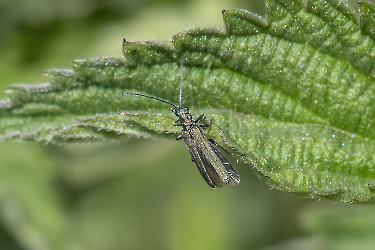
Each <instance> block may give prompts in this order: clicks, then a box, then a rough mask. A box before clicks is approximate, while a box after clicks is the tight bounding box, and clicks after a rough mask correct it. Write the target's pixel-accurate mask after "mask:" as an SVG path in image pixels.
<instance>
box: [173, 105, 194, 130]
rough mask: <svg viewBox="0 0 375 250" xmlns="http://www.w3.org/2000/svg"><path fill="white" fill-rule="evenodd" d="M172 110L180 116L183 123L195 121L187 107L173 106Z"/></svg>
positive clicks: (186, 124) (185, 124)
mask: <svg viewBox="0 0 375 250" xmlns="http://www.w3.org/2000/svg"><path fill="white" fill-rule="evenodd" d="M172 112H173V113H174V114H175V115H176V116H177V117H178V120H179V121H180V124H181V125H183V126H188V125H190V124H192V123H194V121H193V117H192V116H191V114H190V112H189V109H188V108H187V107H180V106H176V107H173V108H172Z"/></svg>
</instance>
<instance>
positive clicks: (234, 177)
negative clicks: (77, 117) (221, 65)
mask: <svg viewBox="0 0 375 250" xmlns="http://www.w3.org/2000/svg"><path fill="white" fill-rule="evenodd" d="M182 81H183V77H181V83H180V102H179V105H178V106H176V105H174V104H172V103H170V102H167V101H165V100H162V99H159V98H156V97H152V96H147V95H143V94H136V93H125V95H135V96H141V97H147V98H151V99H154V100H156V101H161V102H164V103H166V104H169V105H171V106H172V108H171V111H172V112H173V113H174V114H175V115H176V116H177V117H178V120H177V121H176V122H175V123H174V126H180V127H182V131H181V134H180V135H179V136H178V137H177V138H176V140H181V139H183V140H184V141H185V144H186V146H187V148H188V149H189V152H190V155H191V159H192V161H193V162H194V163H195V164H196V165H197V168H198V170H199V172H200V174H201V175H202V177H203V179H204V180H205V181H206V182H207V184H208V185H209V186H211V187H213V188H217V187H222V185H227V186H236V185H238V184H239V183H240V176H239V175H238V173H237V171H236V169H235V168H234V167H233V166H232V164H231V163H230V162H229V161H228V160H227V159H226V158H225V157H224V156H223V155H222V153H221V152H220V151H219V149H218V145H217V144H216V142H215V141H214V140H212V139H209V138H207V136H206V133H205V132H204V130H203V128H205V127H209V126H210V125H209V124H202V125H199V123H200V122H202V121H204V120H205V119H206V117H205V116H204V114H201V115H200V116H198V118H197V119H195V120H194V118H193V116H192V115H191V114H190V111H189V109H188V108H187V107H182V106H181V99H182V95H181V93H182Z"/></svg>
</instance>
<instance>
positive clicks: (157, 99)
mask: <svg viewBox="0 0 375 250" xmlns="http://www.w3.org/2000/svg"><path fill="white" fill-rule="evenodd" d="M121 95H135V96H141V97H147V98H151V99H154V100H156V101H160V102H164V103H166V104H169V105H171V106H173V107H175V108H176V105H174V104H172V103H170V102H167V101H164V100H163V99H160V98H156V97H153V96H148V95H143V94H137V93H124V94H121Z"/></svg>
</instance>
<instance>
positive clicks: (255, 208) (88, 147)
mask: <svg viewBox="0 0 375 250" xmlns="http://www.w3.org/2000/svg"><path fill="white" fill-rule="evenodd" d="M350 4H351V6H353V9H355V10H357V9H358V5H357V2H355V1H350ZM231 8H242V9H247V10H249V11H251V12H255V13H258V14H260V15H263V14H264V11H265V4H264V2H263V1H261V0H256V1H245V0H232V1H230V0H216V1H213V0H204V1H203V0H201V1H199V0H195V1H193V0H184V1H173V0H124V1H120V0H108V1H100V0H55V1H48V0H33V1H30V0H29V1H28V0H0V23H1V25H0V55H1V56H0V86H1V87H5V86H6V85H9V84H11V83H41V82H43V81H44V79H43V78H42V77H41V76H40V75H39V73H40V72H41V71H42V70H44V69H48V68H64V67H68V62H69V61H70V60H73V59H81V58H87V57H95V56H104V55H106V56H111V55H116V56H120V55H122V40H123V38H126V39H127V40H128V41H142V40H153V39H155V40H168V39H171V38H172V36H173V35H174V34H176V33H178V32H179V31H181V30H185V29H187V28H189V27H192V26H195V27H201V26H223V20H222V15H221V11H222V10H223V9H231ZM177 94H178V93H176V95H177ZM4 96H5V95H4V94H3V93H1V94H0V97H4ZM231 161H232V162H233V163H235V162H236V159H235V158H231ZM235 166H236V168H237V170H238V171H239V172H240V174H241V184H240V185H239V186H237V187H232V188H230V187H225V188H222V189H216V190H214V189H211V188H209V187H208V186H207V184H206V183H205V182H204V180H203V179H202V178H201V177H200V174H199V172H198V171H197V169H196V167H195V165H194V163H192V162H191V160H190V155H189V153H188V150H187V149H186V147H185V145H184V143H183V142H176V141H174V140H170V141H150V140H142V139H135V138H130V139H128V140H127V141H124V142H121V143H83V144H82V143H81V144H70V145H63V146H56V145H44V144H42V143H36V142H27V143H26V142H23V143H18V142H1V143H0V249H1V250H4V249H5V250H8V249H9V250H10V249H35V250H44V249H69V250H75V249H77V250H83V249H90V250H96V249H98V250H99V249H106V250H111V249H371V248H372V247H374V246H375V237H374V236H375V231H374V230H373V229H374V226H375V207H374V206H371V205H367V206H364V205H348V204H335V203H333V202H330V201H326V200H320V201H317V200H313V199H307V198H303V197H298V196H294V195H292V194H288V193H282V192H280V191H278V190H272V188H270V187H269V186H268V185H267V184H266V180H265V178H258V177H257V173H256V172H255V171H254V170H253V169H252V168H251V167H250V166H248V165H244V164H235Z"/></svg>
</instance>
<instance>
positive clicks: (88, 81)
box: [0, 0, 375, 203]
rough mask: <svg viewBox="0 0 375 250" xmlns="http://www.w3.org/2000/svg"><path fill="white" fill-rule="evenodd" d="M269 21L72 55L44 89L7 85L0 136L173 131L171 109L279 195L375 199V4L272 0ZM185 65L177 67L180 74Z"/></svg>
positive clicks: (49, 74)
mask: <svg viewBox="0 0 375 250" xmlns="http://www.w3.org/2000/svg"><path fill="white" fill-rule="evenodd" d="M266 3H267V7H268V9H267V10H268V19H264V18H261V17H259V16H257V15H254V14H252V13H249V12H247V11H244V10H230V11H223V17H224V21H225V28H224V29H220V28H200V29H196V28H193V29H190V30H187V31H185V32H182V33H180V34H177V35H176V36H175V37H174V38H173V40H172V41H171V42H169V41H167V42H160V43H158V42H137V43H130V42H127V41H125V40H124V44H123V48H124V55H125V56H124V57H123V58H112V57H107V58H93V59H86V60H75V61H73V62H72V63H71V66H72V68H73V70H61V69H53V70H47V71H45V72H44V75H45V76H46V78H47V82H46V83H44V84H40V85H20V84H14V85H11V86H9V87H8V88H7V89H6V90H5V91H6V93H9V98H8V99H5V100H2V101H0V113H1V117H0V139H2V140H10V139H20V140H37V141H46V142H52V143H63V142H68V141H81V140H87V139H91V140H107V139H110V140H118V139H120V138H121V137H123V136H128V135H136V136H143V137H153V138H159V137H163V138H165V137H167V138H175V137H171V136H165V135H166V134H168V133H172V134H176V133H178V129H177V128H175V127H173V121H174V120H175V119H176V118H175V117H173V114H172V113H170V111H169V107H168V105H166V104H163V103H161V102H156V101H154V100H151V99H148V98H140V97H133V96H122V95H121V93H124V92H137V93H146V94H147V95H151V96H155V97H158V98H162V99H165V100H167V101H169V102H172V103H175V104H178V99H179V95H178V93H179V84H180V80H181V76H182V75H183V89H182V95H183V104H184V105H186V106H188V107H189V108H190V109H191V111H192V112H193V113H194V114H196V115H199V114H201V113H202V112H204V113H205V114H206V116H207V117H208V118H209V119H210V120H212V124H213V126H212V127H211V129H208V131H207V132H208V134H209V136H210V137H213V138H214V139H215V140H217V141H218V142H219V144H221V145H223V146H224V147H228V148H230V147H233V148H235V149H236V150H237V151H238V152H242V153H244V154H245V156H243V157H241V159H242V160H244V161H245V162H248V163H249V165H251V166H254V167H255V168H256V169H257V171H259V172H260V174H261V175H263V176H266V177H267V179H268V180H269V182H270V184H271V185H272V186H274V187H276V188H279V189H281V190H284V191H288V192H293V193H297V194H302V195H308V196H312V197H326V198H329V199H333V200H338V201H345V202H358V203H366V202H374V200H375V196H374V191H375V187H374V185H375V184H374V183H375V162H374V158H373V153H372V151H373V148H374V139H375V109H374V106H375V104H374V102H373V98H374V93H375V85H374V79H375V78H374V75H375V67H374V63H375V60H374V57H375V50H374V48H375V37H374V33H373V32H374V29H375V28H374V27H375V20H374V13H375V11H374V6H373V5H371V4H365V3H361V5H360V6H361V15H362V16H361V22H359V20H358V18H357V17H356V16H355V14H354V13H353V11H351V10H350V9H349V8H348V7H347V6H346V5H345V4H344V3H342V2H338V1H333V0H331V1H308V2H307V3H306V4H305V2H304V1H289V0H269V1H266ZM181 65H183V70H182V69H181Z"/></svg>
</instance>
